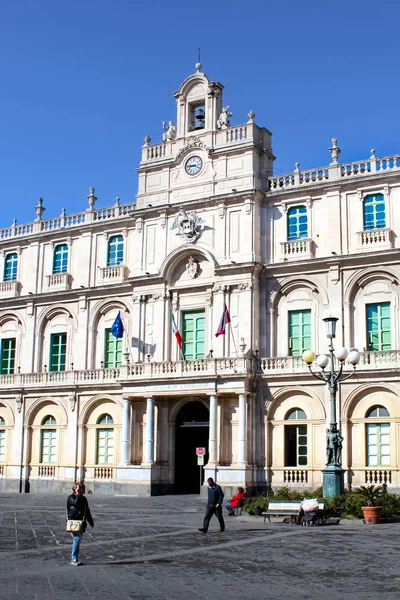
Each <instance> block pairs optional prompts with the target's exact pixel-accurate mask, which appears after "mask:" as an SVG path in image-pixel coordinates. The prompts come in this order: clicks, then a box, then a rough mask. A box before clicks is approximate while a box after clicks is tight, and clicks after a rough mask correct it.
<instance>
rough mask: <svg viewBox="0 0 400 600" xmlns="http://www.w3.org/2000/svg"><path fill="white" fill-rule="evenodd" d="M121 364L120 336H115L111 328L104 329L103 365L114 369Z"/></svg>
mask: <svg viewBox="0 0 400 600" xmlns="http://www.w3.org/2000/svg"><path fill="white" fill-rule="evenodd" d="M121 364H122V338H116V337H115V336H114V335H113V334H112V333H111V329H106V330H105V347H104V367H105V368H106V369H114V368H115V367H120V366H121Z"/></svg>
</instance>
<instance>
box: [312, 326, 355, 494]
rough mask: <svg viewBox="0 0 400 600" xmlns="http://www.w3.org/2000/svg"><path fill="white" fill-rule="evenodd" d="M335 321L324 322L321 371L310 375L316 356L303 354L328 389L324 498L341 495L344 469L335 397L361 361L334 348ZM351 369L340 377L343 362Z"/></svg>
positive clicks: (314, 375) (345, 350)
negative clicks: (325, 342) (325, 348)
mask: <svg viewBox="0 0 400 600" xmlns="http://www.w3.org/2000/svg"><path fill="white" fill-rule="evenodd" d="M338 320H339V319H338V318H337V317H327V318H326V319H323V321H324V322H325V324H326V333H327V337H328V339H329V356H327V355H326V354H320V355H319V356H318V357H317V359H316V363H317V365H318V366H319V367H320V368H321V371H313V370H312V369H311V365H312V363H313V362H314V361H315V358H316V357H315V354H314V352H313V351H312V350H306V351H305V352H303V356H302V358H303V360H304V362H305V363H307V366H308V368H309V369H310V373H311V375H313V377H315V378H316V379H320V380H322V381H325V382H326V383H327V384H328V385H329V392H330V424H329V428H328V429H327V430H326V466H325V469H323V470H322V487H323V493H324V496H325V497H327V496H338V495H339V494H342V493H343V491H344V469H342V442H343V437H342V434H341V431H340V430H339V429H338V424H337V413H336V394H337V390H338V384H339V383H340V382H341V381H345V380H346V379H349V377H351V376H352V375H353V374H354V371H355V368H356V365H357V363H358V362H359V360H360V354H359V353H358V351H357V350H351V352H348V350H347V349H346V348H338V349H337V350H335V348H334V347H333V341H332V340H333V338H334V337H335V335H336V323H337V321H338ZM335 358H336V359H337V360H338V361H339V371H338V372H337V373H335ZM346 358H347V361H348V362H349V363H350V364H351V365H352V366H353V371H352V372H351V373H350V374H348V375H345V376H343V377H342V372H343V367H344V361H345V360H346ZM328 364H329V365H330V371H328V372H325V368H326V367H327V366H328Z"/></svg>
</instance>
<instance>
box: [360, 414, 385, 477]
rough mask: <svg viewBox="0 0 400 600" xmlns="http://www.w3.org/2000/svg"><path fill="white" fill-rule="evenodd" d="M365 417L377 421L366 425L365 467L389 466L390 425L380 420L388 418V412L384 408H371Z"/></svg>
mask: <svg viewBox="0 0 400 600" xmlns="http://www.w3.org/2000/svg"><path fill="white" fill-rule="evenodd" d="M365 416H366V418H367V419H368V420H371V421H374V420H376V421H377V422H375V423H374V422H372V423H368V422H367V423H366V441H367V448H366V450H367V466H368V467H387V466H389V465H390V424H389V423H383V422H380V420H381V419H382V418H385V417H390V414H389V411H388V410H387V408H385V407H384V406H373V407H372V408H371V409H370V410H369V411H368V412H367V414H366V415H365Z"/></svg>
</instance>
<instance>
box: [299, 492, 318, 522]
mask: <svg viewBox="0 0 400 600" xmlns="http://www.w3.org/2000/svg"><path fill="white" fill-rule="evenodd" d="M318 510H319V502H318V499H317V498H304V500H303V501H302V503H301V504H300V510H299V515H298V520H297V523H298V525H308V526H310V527H312V526H313V525H314V523H315V521H316V520H317V518H318Z"/></svg>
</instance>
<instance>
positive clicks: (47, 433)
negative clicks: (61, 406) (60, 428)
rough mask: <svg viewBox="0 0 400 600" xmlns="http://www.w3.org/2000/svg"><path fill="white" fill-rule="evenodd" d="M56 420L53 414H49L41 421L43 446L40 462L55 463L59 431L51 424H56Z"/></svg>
mask: <svg viewBox="0 0 400 600" xmlns="http://www.w3.org/2000/svg"><path fill="white" fill-rule="evenodd" d="M56 424H57V423H56V420H55V418H54V417H53V416H52V415H47V416H46V417H44V418H43V419H42V422H41V448H40V462H41V463H46V464H47V463H55V462H56V452H57V431H56V429H51V428H50V426H51V425H56Z"/></svg>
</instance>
